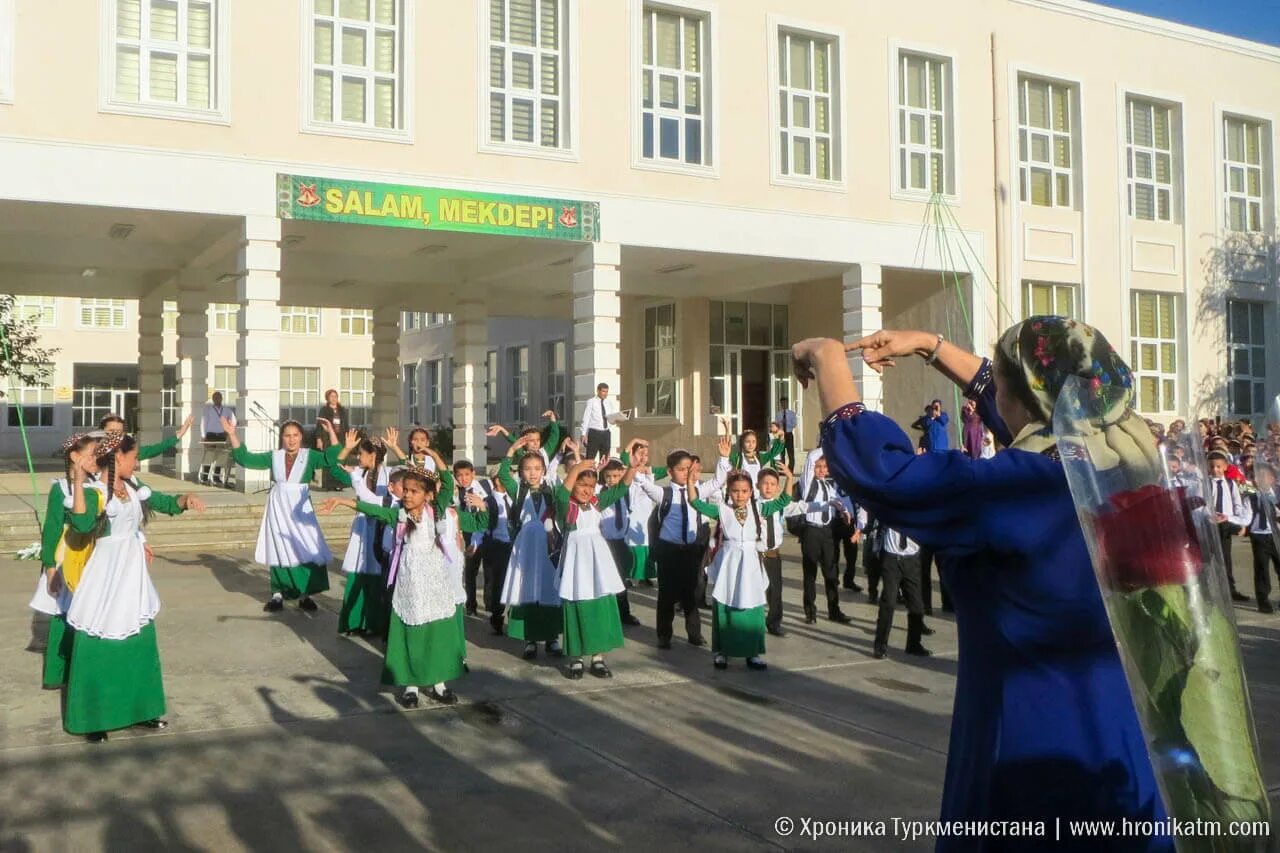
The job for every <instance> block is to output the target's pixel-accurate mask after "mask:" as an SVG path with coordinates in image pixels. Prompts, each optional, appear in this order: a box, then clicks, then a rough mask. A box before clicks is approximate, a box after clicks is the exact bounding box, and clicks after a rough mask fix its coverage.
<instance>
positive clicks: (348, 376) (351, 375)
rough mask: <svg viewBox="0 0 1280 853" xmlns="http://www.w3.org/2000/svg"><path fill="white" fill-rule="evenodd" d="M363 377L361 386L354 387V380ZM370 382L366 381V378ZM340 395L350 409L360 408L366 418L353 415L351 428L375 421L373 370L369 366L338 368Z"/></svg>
mask: <svg viewBox="0 0 1280 853" xmlns="http://www.w3.org/2000/svg"><path fill="white" fill-rule="evenodd" d="M357 376H358V377H359V378H360V379H361V387H359V388H356V387H354V385H353V383H352V380H353V379H355V378H356V377H357ZM366 379H367V380H368V382H367V383H366V382H364V380H366ZM338 396H339V397H340V398H341V399H342V405H343V406H344V407H345V408H346V409H347V410H348V411H350V410H352V409H359V410H360V411H361V412H362V413H363V415H364V418H357V417H353V418H352V419H351V420H352V424H351V427H350V428H359V427H361V426H367V425H369V424H371V423H372V421H373V370H372V369H371V368H368V367H340V368H338Z"/></svg>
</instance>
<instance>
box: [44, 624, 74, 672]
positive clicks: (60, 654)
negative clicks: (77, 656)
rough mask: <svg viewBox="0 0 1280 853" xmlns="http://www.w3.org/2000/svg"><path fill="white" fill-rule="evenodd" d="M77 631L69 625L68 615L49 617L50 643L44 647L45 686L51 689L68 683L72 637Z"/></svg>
mask: <svg viewBox="0 0 1280 853" xmlns="http://www.w3.org/2000/svg"><path fill="white" fill-rule="evenodd" d="M75 633H76V632H75V631H74V630H72V629H71V628H68V627H67V617H65V616H50V617H49V645H47V646H45V649H44V686H45V687H46V688H49V689H53V688H56V687H61V686H62V685H64V684H66V683H67V666H68V665H69V664H70V663H71V638H72V637H74V636H75Z"/></svg>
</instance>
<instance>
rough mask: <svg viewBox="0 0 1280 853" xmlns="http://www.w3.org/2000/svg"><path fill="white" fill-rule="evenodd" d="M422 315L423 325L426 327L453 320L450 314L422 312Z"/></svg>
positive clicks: (429, 327)
mask: <svg viewBox="0 0 1280 853" xmlns="http://www.w3.org/2000/svg"><path fill="white" fill-rule="evenodd" d="M422 316H423V317H424V318H425V325H426V327H427V328H428V329H431V328H435V327H437V326H444V325H447V324H449V323H452V322H453V315H452V314H424V315H422Z"/></svg>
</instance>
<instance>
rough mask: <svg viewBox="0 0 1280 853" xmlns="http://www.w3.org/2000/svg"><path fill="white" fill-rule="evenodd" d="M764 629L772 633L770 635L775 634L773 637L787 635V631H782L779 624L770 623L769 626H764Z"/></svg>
mask: <svg viewBox="0 0 1280 853" xmlns="http://www.w3.org/2000/svg"><path fill="white" fill-rule="evenodd" d="M765 630H766V631H768V632H769V633H770V634H772V635H773V636H775V637H785V636H787V632H786V631H784V630H782V626H781V625H770V626H769V627H768V628H766V629H765Z"/></svg>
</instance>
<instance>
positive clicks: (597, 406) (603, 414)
mask: <svg viewBox="0 0 1280 853" xmlns="http://www.w3.org/2000/svg"><path fill="white" fill-rule="evenodd" d="M617 413H618V404H617V403H615V402H613V401H612V400H610V399H609V385H608V383H605V382H601V383H600V384H599V385H597V386H596V395H595V396H594V397H592V398H591V399H590V400H588V401H587V406H586V408H585V409H583V411H582V428H581V434H582V445H583V447H582V458H583V459H608V458H609V453H610V451H611V450H612V445H613V433H612V432H611V431H610V430H609V418H610V417H611V416H613V415H616V414H617Z"/></svg>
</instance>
